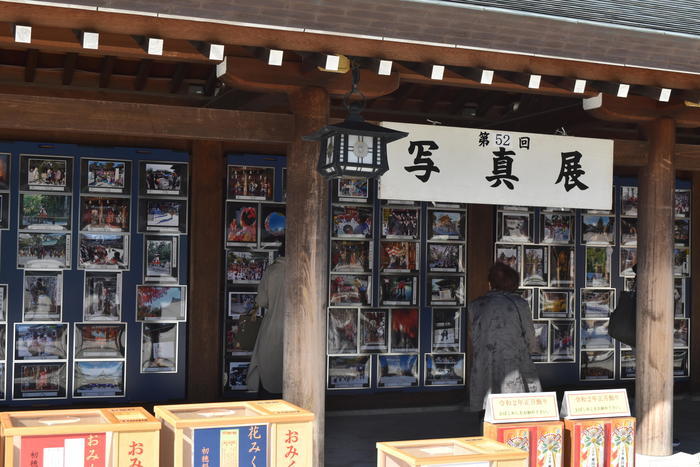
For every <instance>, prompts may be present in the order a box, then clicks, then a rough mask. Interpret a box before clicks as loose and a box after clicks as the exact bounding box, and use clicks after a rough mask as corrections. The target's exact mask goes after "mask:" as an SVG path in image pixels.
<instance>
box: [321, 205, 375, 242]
mask: <svg viewBox="0 0 700 467" xmlns="http://www.w3.org/2000/svg"><path fill="white" fill-rule="evenodd" d="M372 218H373V210H372V208H371V207H370V206H333V213H332V221H333V224H332V226H331V237H335V238H372V232H373V230H372V225H373V224H372Z"/></svg>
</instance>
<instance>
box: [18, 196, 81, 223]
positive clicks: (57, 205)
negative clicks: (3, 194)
mask: <svg viewBox="0 0 700 467" xmlns="http://www.w3.org/2000/svg"><path fill="white" fill-rule="evenodd" d="M72 199H73V198H72V197H71V196H70V195H60V194H48V193H20V195H19V212H20V218H19V228H20V230H42V231H63V232H65V231H70V230H71V213H72V212H73V211H72V209H71V208H72Z"/></svg>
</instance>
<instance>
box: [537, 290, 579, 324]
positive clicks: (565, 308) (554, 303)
mask: <svg viewBox="0 0 700 467" xmlns="http://www.w3.org/2000/svg"><path fill="white" fill-rule="evenodd" d="M539 302H540V318H556V319H566V318H573V317H574V310H573V306H572V302H573V293H572V292H571V291H568V290H545V289H540V298H539Z"/></svg>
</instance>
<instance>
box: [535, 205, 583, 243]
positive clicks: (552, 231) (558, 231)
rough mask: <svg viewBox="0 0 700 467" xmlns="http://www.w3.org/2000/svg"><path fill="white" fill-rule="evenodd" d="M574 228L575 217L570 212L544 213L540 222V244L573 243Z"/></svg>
mask: <svg viewBox="0 0 700 467" xmlns="http://www.w3.org/2000/svg"><path fill="white" fill-rule="evenodd" d="M574 226H575V219H574V215H573V214H572V213H570V212H543V213H542V214H541V220H540V243H560V244H569V243H573V241H574Z"/></svg>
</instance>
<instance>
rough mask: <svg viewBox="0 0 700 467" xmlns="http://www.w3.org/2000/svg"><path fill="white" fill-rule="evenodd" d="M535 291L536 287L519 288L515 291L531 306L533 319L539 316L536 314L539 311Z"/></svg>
mask: <svg viewBox="0 0 700 467" xmlns="http://www.w3.org/2000/svg"><path fill="white" fill-rule="evenodd" d="M535 292H537V290H535V289H518V290H516V291H515V293H517V294H518V295H520V296H521V297H522V298H523V300H525V301H526V302H527V306H528V307H530V312H531V313H532V319H536V318H537V316H535V312H536V311H537V310H536V309H535Z"/></svg>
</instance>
